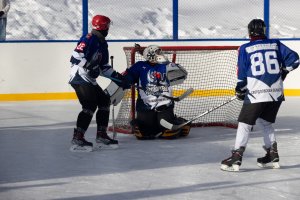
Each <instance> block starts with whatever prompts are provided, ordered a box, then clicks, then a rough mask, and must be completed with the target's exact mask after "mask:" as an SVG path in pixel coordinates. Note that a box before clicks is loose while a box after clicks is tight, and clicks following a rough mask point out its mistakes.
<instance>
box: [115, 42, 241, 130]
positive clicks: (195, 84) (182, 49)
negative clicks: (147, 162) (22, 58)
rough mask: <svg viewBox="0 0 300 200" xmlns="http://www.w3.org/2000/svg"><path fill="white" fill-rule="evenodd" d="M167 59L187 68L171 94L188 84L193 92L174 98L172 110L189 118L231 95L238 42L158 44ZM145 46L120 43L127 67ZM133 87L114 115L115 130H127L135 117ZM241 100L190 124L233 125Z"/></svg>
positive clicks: (235, 125)
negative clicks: (186, 95)
mask: <svg viewBox="0 0 300 200" xmlns="http://www.w3.org/2000/svg"><path fill="white" fill-rule="evenodd" d="M160 47H161V49H162V51H163V53H164V55H165V56H167V57H168V59H169V61H171V62H175V63H178V64H180V65H182V66H183V67H184V68H185V69H186V70H187V72H188V77H187V79H186V80H185V81H184V83H183V84H180V85H175V86H173V95H174V96H179V95H181V94H182V93H183V92H184V91H185V90H187V89H188V88H190V87H192V88H194V92H193V93H192V94H191V95H190V96H189V97H187V98H185V99H183V100H182V101H180V102H175V114H176V115H177V116H180V117H183V118H185V119H191V118H192V117H194V116H197V115H199V114H201V113H203V112H205V111H207V110H208V109H210V108H212V107H214V106H216V105H218V104H220V103H222V102H224V101H227V100H228V99H230V98H231V97H232V96H234V88H235V85H236V81H237V75H236V65H237V50H238V46H160ZM144 48H145V47H141V48H140V49H137V48H135V47H124V48H123V49H124V52H125V55H126V59H127V67H131V66H132V64H134V63H135V62H137V61H140V60H144V58H143V56H142V55H141V52H140V51H139V50H143V49H144ZM136 98H137V94H136V89H135V88H134V87H133V88H132V89H131V90H127V91H126V94H125V97H124V99H123V100H122V102H121V104H120V107H119V112H118V115H117V117H116V119H115V131H117V132H122V133H131V127H130V121H131V120H132V119H134V118H135V101H136ZM241 105H242V102H240V101H238V100H234V101H232V102H230V103H229V104H226V105H225V106H223V107H221V108H219V109H217V110H215V111H213V112H211V113H209V114H207V115H205V116H203V117H201V118H199V119H198V120H196V121H194V123H193V126H197V127H200V126H226V127H232V128H236V127H237V117H238V114H239V111H240V108H241Z"/></svg>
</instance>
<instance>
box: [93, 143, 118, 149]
mask: <svg viewBox="0 0 300 200" xmlns="http://www.w3.org/2000/svg"><path fill="white" fill-rule="evenodd" d="M118 148H119V145H118V144H109V145H107V144H103V143H96V145H95V148H94V149H96V150H100V149H118Z"/></svg>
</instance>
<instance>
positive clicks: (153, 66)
mask: <svg viewBox="0 0 300 200" xmlns="http://www.w3.org/2000/svg"><path fill="white" fill-rule="evenodd" d="M141 54H143V57H144V58H145V60H146V61H139V62H137V63H135V64H134V65H132V66H131V67H130V68H128V69H127V70H126V72H125V74H124V76H125V79H126V81H127V84H135V83H136V84H137V89H138V98H137V102H136V111H137V117H136V119H135V120H133V121H132V125H133V127H134V134H135V136H136V138H137V139H141V140H147V139H155V138H156V137H158V136H159V137H161V138H167V139H173V138H178V137H180V136H187V135H188V134H189V130H190V125H186V126H185V127H183V128H181V129H179V130H176V131H171V130H166V129H165V128H164V127H162V126H161V125H160V119H165V120H167V121H168V122H170V123H174V124H181V123H183V122H185V120H184V119H183V118H180V117H176V116H175V114H174V101H172V100H171V99H169V98H166V97H171V95H172V87H171V80H169V79H168V71H170V70H171V69H176V70H178V72H179V74H181V76H182V77H181V80H182V81H183V80H184V79H185V78H186V76H187V72H186V70H185V69H184V68H182V67H181V66H180V65H177V64H175V63H170V62H169V61H168V60H167V58H166V57H165V56H164V55H163V54H162V50H161V49H160V47H159V46H157V45H150V46H148V47H147V48H145V49H144V51H143V52H141Z"/></svg>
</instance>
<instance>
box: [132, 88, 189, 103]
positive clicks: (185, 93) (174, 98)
mask: <svg viewBox="0 0 300 200" xmlns="http://www.w3.org/2000/svg"><path fill="white" fill-rule="evenodd" d="M137 88H138V89H141V90H144V88H142V87H137ZM147 92H149V91H147ZM193 92H194V89H193V88H189V89H187V90H186V91H185V92H184V93H183V94H182V95H180V96H177V97H171V96H167V95H164V94H158V95H159V96H161V97H165V98H167V99H170V100H172V101H181V100H183V99H184V98H186V97H188V96H189V95H190V94H192V93H193ZM149 93H151V94H152V95H156V93H155V92H151V91H150V92H149Z"/></svg>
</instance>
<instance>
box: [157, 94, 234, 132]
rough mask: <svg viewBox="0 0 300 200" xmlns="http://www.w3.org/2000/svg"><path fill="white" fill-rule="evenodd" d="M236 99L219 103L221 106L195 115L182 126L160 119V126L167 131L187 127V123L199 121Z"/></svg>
mask: <svg viewBox="0 0 300 200" xmlns="http://www.w3.org/2000/svg"><path fill="white" fill-rule="evenodd" d="M236 98H237V97H236V96H234V97H231V98H230V99H229V100H227V101H224V102H223V103H221V104H219V105H217V106H215V107H212V108H210V109H208V110H207V111H205V112H204V113H201V114H200V115H197V116H195V117H193V118H192V119H190V120H188V121H187V122H184V123H182V124H178V125H176V124H172V123H170V122H167V121H166V120H165V119H161V120H160V124H161V125H162V126H163V127H165V128H167V129H169V130H178V129H180V128H182V127H183V126H185V125H187V124H189V123H191V122H193V121H195V120H196V119H199V118H200V117H203V116H204V115H207V114H208V113H210V112H212V111H214V110H216V109H218V108H220V107H222V106H224V105H226V104H228V103H230V102H232V101H233V100H235V99H236Z"/></svg>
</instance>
